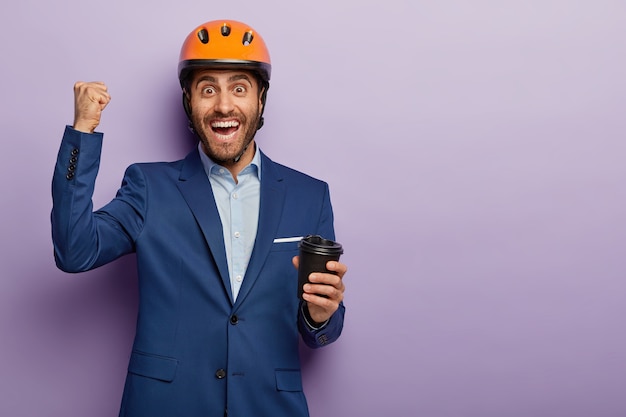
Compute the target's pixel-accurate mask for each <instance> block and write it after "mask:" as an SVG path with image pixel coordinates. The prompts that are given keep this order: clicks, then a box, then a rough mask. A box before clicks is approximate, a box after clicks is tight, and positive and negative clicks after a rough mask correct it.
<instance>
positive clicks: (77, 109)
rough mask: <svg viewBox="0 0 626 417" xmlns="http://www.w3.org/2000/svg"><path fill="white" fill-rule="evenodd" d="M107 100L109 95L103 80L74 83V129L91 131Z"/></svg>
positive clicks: (97, 122) (98, 122)
mask: <svg viewBox="0 0 626 417" xmlns="http://www.w3.org/2000/svg"><path fill="white" fill-rule="evenodd" d="M109 101H111V96H110V95H109V93H108V92H107V86H106V85H105V84H104V83H103V82H99V81H96V82H88V83H86V82H82V81H79V82H77V83H76V84H74V126H73V127H74V129H76V130H78V131H80V132H85V133H93V132H94V130H96V127H98V125H99V124H100V116H101V115H102V111H103V110H104V108H105V107H106V106H107V104H109Z"/></svg>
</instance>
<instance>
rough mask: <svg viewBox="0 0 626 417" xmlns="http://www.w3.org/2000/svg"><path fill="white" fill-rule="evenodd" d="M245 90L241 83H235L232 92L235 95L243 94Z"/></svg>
mask: <svg viewBox="0 0 626 417" xmlns="http://www.w3.org/2000/svg"><path fill="white" fill-rule="evenodd" d="M246 91H247V88H246V87H245V86H243V85H236V86H235V88H233V92H234V93H235V94H237V95H243V94H245V93H246Z"/></svg>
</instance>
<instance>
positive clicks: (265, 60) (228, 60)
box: [178, 20, 272, 86]
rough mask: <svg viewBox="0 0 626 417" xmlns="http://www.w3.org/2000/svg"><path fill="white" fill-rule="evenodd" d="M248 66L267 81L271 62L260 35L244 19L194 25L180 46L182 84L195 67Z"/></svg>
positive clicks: (245, 67) (246, 67) (179, 67)
mask: <svg viewBox="0 0 626 417" xmlns="http://www.w3.org/2000/svg"><path fill="white" fill-rule="evenodd" d="M207 67H209V68H217V69H220V68H224V69H233V68H240V69H247V70H252V71H255V72H256V73H258V74H259V76H260V77H261V79H262V80H263V81H264V82H265V83H268V82H269V80H270V73H271V71H272V65H271V62H270V54H269V52H268V50H267V47H266V46H265V42H264V41H263V38H262V37H261V35H259V34H258V33H257V32H256V31H255V30H254V29H252V28H251V27H250V26H248V25H246V24H245V23H241V22H237V21H234V20H213V21H211V22H206V23H204V24H202V25H200V26H198V27H197V28H195V29H194V30H193V31H192V32H191V33H190V34H189V36H187V39H185V42H184V43H183V46H182V48H181V50H180V59H179V63H178V79H179V80H180V83H181V85H182V86H184V81H185V79H186V78H187V76H188V75H189V73H190V72H191V71H192V70H193V69H195V68H207Z"/></svg>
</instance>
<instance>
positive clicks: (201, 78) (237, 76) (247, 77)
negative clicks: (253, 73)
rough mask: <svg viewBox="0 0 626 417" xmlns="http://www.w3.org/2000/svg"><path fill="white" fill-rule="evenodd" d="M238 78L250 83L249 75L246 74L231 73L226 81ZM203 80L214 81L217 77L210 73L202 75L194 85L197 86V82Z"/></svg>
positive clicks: (230, 81)
mask: <svg viewBox="0 0 626 417" xmlns="http://www.w3.org/2000/svg"><path fill="white" fill-rule="evenodd" d="M238 80H246V81H248V83H250V85H252V81H251V80H250V77H249V76H248V74H233V75H231V76H230V77H228V80H227V81H228V82H229V83H232V82H234V81H238ZM203 81H208V82H210V83H216V82H217V78H215V77H212V76H210V75H203V76H201V77H200V78H199V79H198V81H196V87H197V86H198V84H200V83H201V82H203Z"/></svg>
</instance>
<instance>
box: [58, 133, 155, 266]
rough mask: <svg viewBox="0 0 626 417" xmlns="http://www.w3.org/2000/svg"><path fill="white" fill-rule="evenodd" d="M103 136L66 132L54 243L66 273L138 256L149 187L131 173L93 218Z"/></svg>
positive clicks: (60, 161) (135, 172)
mask: <svg viewBox="0 0 626 417" xmlns="http://www.w3.org/2000/svg"><path fill="white" fill-rule="evenodd" d="M102 139H103V135H102V134H101V133H93V134H87V133H82V132H79V131H76V130H74V129H72V128H71V127H69V126H68V127H66V129H65V133H64V135H63V140H62V141H61V147H60V149H59V154H58V156H57V161H56V166H55V169H54V175H53V179H52V214H51V222H52V241H53V244H54V257H55V261H56V264H57V267H58V268H59V269H61V270H63V271H66V272H82V271H87V270H90V269H93V268H97V267H99V266H101V265H104V264H105V263H108V262H110V261H112V260H114V259H116V258H118V257H120V256H122V255H124V254H127V253H130V252H132V251H133V250H134V241H135V239H136V237H137V235H138V233H139V232H140V230H141V226H142V224H143V217H144V214H143V213H144V211H145V210H144V207H145V181H144V180H143V176H142V175H141V171H140V170H139V169H138V168H137V167H132V166H131V167H130V168H129V169H128V170H127V172H126V175H125V177H124V181H123V183H122V187H121V188H120V190H119V191H118V193H117V196H116V198H115V199H114V200H113V201H112V202H111V203H109V204H108V205H107V206H105V207H104V208H103V209H101V210H98V211H96V212H93V203H92V196H93V191H94V186H95V181H96V176H97V174H98V168H99V165H100V153H101V150H102Z"/></svg>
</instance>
